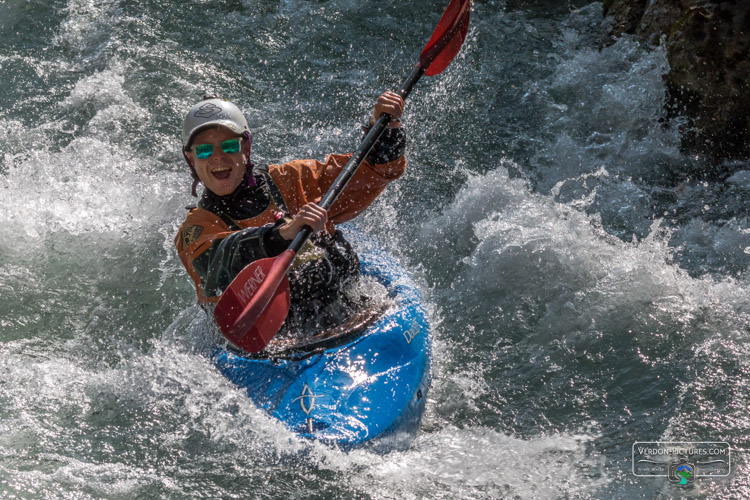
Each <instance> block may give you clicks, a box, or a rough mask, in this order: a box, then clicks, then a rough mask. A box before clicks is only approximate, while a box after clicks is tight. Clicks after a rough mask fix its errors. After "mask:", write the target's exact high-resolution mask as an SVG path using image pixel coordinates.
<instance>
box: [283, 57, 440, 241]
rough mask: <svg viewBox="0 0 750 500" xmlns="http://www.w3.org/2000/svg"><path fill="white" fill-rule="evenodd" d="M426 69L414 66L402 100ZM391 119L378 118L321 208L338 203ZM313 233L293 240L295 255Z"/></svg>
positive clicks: (309, 230) (306, 230)
mask: <svg viewBox="0 0 750 500" xmlns="http://www.w3.org/2000/svg"><path fill="white" fill-rule="evenodd" d="M426 69H427V68H426V67H425V66H423V64H422V63H421V62H419V63H417V64H416V65H415V66H414V69H413V70H412V72H411V73H410V74H409V76H407V77H406V80H404V83H403V85H401V88H400V89H399V91H398V95H399V96H400V97H401V99H404V100H406V97H407V96H408V95H409V93H410V92H411V89H412V87H414V84H415V83H417V81H418V80H419V79H420V78H421V77H422V75H423V74H424V72H425V70H426ZM391 118H392V117H391V115H389V114H386V113H383V114H382V115H380V118H378V120H377V121H376V122H375V124H374V125H373V126H372V128H370V131H369V132H367V135H365V138H364V139H362V142H361V143H360V145H359V147H358V148H357V150H356V151H355V152H354V154H353V155H352V157H351V158H349V161H348V162H346V165H345V166H344V168H343V169H342V170H341V172H340V173H339V175H338V177H336V180H335V181H334V182H333V184H332V185H331V187H330V188H329V189H328V192H327V193H326V194H325V196H323V199H322V200H321V201H320V203H319V205H320V207H321V208H323V209H325V210H328V209H329V208H331V205H333V202H334V201H336V198H338V196H339V195H340V194H341V192H342V191H343V190H344V188H345V187H346V185H347V184H348V183H349V181H350V180H351V178H352V176H354V174H355V173H356V172H357V169H358V168H359V166H360V165H361V164H362V162H363V161H364V160H365V158H367V155H368V154H369V153H370V150H371V149H372V147H373V146H374V145H375V143H376V142H378V139H380V136H381V135H383V132H384V131H385V129H386V127H387V126H388V123H389V122H390V121H391ZM311 233H312V228H310V226H305V227H303V228H302V230H301V231H300V232H299V233H297V236H296V237H295V238H294V240H292V243H291V244H290V245H289V249H290V250H292V251H293V252H294V253H298V252H299V250H300V249H301V248H302V245H304V244H305V242H306V241H307V239H308V238H309V237H310V234H311Z"/></svg>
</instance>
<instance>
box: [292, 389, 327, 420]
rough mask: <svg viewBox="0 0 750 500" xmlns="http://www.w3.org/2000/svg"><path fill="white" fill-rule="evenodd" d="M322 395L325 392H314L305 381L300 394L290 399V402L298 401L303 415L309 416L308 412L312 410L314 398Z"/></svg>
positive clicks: (322, 396)
mask: <svg viewBox="0 0 750 500" xmlns="http://www.w3.org/2000/svg"><path fill="white" fill-rule="evenodd" d="M324 397H325V394H315V393H314V392H313V390H312V389H310V386H309V385H307V383H305V385H304V387H302V395H300V396H299V397H297V398H294V399H293V400H292V403H294V402H295V401H299V405H300V407H301V408H302V411H303V412H305V415H307V416H308V417H309V416H310V412H311V411H313V408H314V407H315V400H316V399H317V398H324Z"/></svg>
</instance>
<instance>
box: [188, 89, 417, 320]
mask: <svg viewBox="0 0 750 500" xmlns="http://www.w3.org/2000/svg"><path fill="white" fill-rule="evenodd" d="M403 110H404V101H403V100H402V99H401V98H400V97H399V96H398V95H397V94H395V93H393V92H386V93H384V94H383V95H381V96H380V97H379V98H378V100H377V102H376V103H375V107H374V112H373V117H372V118H371V122H370V125H368V126H366V127H365V130H367V129H368V128H369V126H371V124H372V123H374V120H376V119H377V118H378V117H379V116H380V115H381V114H382V113H387V114H389V115H391V116H392V117H393V120H392V121H391V123H390V124H389V125H388V128H387V129H386V131H385V132H384V133H383V135H382V136H381V138H380V140H379V141H378V142H377V143H376V144H375V146H374V147H373V149H372V150H371V151H370V153H369V154H368V156H367V158H366V159H365V161H364V163H362V165H361V166H360V168H359V169H358V170H357V172H356V174H355V175H354V176H353V177H352V179H351V180H350V181H349V183H348V184H347V186H346V188H345V189H344V191H343V192H342V193H341V195H340V196H339V197H338V198H337V199H336V202H335V203H334V204H333V205H332V206H331V208H330V210H329V211H326V210H324V209H322V208H321V207H319V206H318V205H317V204H316V203H317V202H319V201H320V200H321V198H322V197H323V195H324V194H325V193H326V192H327V190H328V188H329V187H330V186H331V185H332V184H333V182H334V180H335V179H336V177H337V176H338V174H339V172H340V171H341V169H342V168H343V167H344V165H345V164H346V162H347V161H348V160H349V158H350V157H351V155H350V154H349V155H329V156H328V157H327V158H326V160H325V162H319V161H315V160H294V161H291V162H288V163H284V164H283V165H270V166H255V165H253V163H252V161H251V159H250V152H251V146H252V135H251V133H250V129H249V127H248V124H247V120H246V119H245V117H244V115H243V114H242V112H241V111H240V110H239V108H237V106H235V105H234V104H232V103H230V102H228V101H225V100H221V99H215V98H208V99H204V100H203V101H201V102H199V103H197V104H196V105H195V106H193V108H192V109H191V110H190V111H189V112H188V114H187V116H186V117H185V121H184V124H183V131H182V144H183V155H184V157H185V160H186V161H187V163H188V165H189V166H190V170H191V173H192V176H193V179H194V183H193V195H194V196H197V194H196V187H197V185H198V184H199V183H202V184H203V186H204V190H203V194H202V196H201V198H200V200H199V202H198V205H197V207H195V208H192V209H191V210H190V212H189V213H188V215H187V218H186V219H185V222H183V224H182V226H181V227H180V230H179V233H178V234H177V236H176V238H175V244H176V245H177V251H178V252H179V256H180V259H181V261H182V263H183V265H184V266H185V268H186V269H187V272H188V274H189V275H190V276H191V278H192V279H193V281H194V282H195V287H196V292H197V295H198V302H199V303H200V304H201V305H208V304H212V303H215V302H216V301H217V300H218V299H219V295H221V292H222V291H223V290H224V289H226V287H227V286H228V285H229V283H230V282H231V281H232V279H234V277H235V276H236V275H237V274H238V273H239V272H240V271H241V270H242V269H243V268H244V267H245V266H246V265H248V264H249V263H251V262H253V261H256V260H258V259H262V258H266V257H275V256H277V255H279V254H280V253H281V252H283V251H284V250H286V248H287V247H288V246H289V243H290V242H291V240H293V239H294V237H295V236H296V235H297V233H299V231H300V230H301V229H302V228H303V227H304V226H310V227H311V228H312V229H313V232H314V233H315V234H314V235H313V236H312V237H311V238H310V240H309V242H308V243H307V244H306V245H305V246H304V247H303V249H302V250H301V251H300V252H299V254H298V256H297V259H296V261H295V264H294V266H293V268H292V270H291V271H290V273H289V285H290V295H291V303H292V306H291V310H290V318H295V317H296V318H304V317H310V316H318V315H319V314H318V313H319V312H320V311H321V310H322V309H323V308H325V307H326V306H327V305H329V304H331V303H333V302H335V301H336V300H337V299H339V298H340V296H341V291H342V286H343V284H344V283H346V282H348V281H349V280H350V279H351V278H352V277H355V276H358V274H359V261H358V259H357V255H356V253H355V252H354V251H353V249H352V247H351V246H350V245H349V243H348V242H347V241H346V240H345V239H344V237H343V236H342V234H341V232H340V231H338V230H336V229H335V225H337V224H341V223H343V222H346V221H348V220H351V219H353V218H354V217H356V216H357V215H359V214H360V213H361V212H362V211H364V210H365V209H366V208H367V207H368V206H369V205H370V204H371V203H372V202H373V201H374V200H375V198H376V197H377V196H378V195H379V194H380V193H381V192H382V191H383V190H384V189H385V187H386V186H387V185H388V183H390V182H391V181H393V180H395V179H397V178H398V177H400V176H401V174H402V173H403V172H404V169H405V167H406V161H405V159H404V149H405V142H406V141H405V134H404V131H403V129H402V128H401V124H400V122H399V118H400V117H401V115H402V113H403ZM288 322H289V320H288ZM316 322H317V323H318V325H319V326H323V327H325V326H331V325H326V324H325V323H326V321H325V319H324V318H317V319H316Z"/></svg>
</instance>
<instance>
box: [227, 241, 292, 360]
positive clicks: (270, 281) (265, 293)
mask: <svg viewBox="0 0 750 500" xmlns="http://www.w3.org/2000/svg"><path fill="white" fill-rule="evenodd" d="M294 257H295V253H294V252H293V251H292V250H286V251H285V252H283V253H282V254H281V255H279V256H278V257H275V258H268V259H261V260H258V261H255V262H253V263H251V264H250V265H248V266H247V267H245V269H243V270H242V271H240V273H239V274H238V275H237V276H236V277H235V278H234V280H232V282H231V283H230V284H229V286H228V287H227V289H226V290H224V292H223V293H222V294H221V297H220V298H219V301H218V302H217V303H216V308H215V309H214V318H215V319H216V324H217V325H218V326H219V329H220V330H221V333H222V334H223V335H224V337H226V338H227V340H229V342H231V343H232V344H233V345H235V346H237V347H239V348H241V349H245V350H246V351H250V352H259V351H261V350H263V348H264V347H265V346H266V344H268V342H269V341H270V340H271V339H272V338H273V336H274V335H275V334H276V332H277V331H278V330H279V328H281V325H282V324H283V323H284V320H285V319H286V316H287V314H288V312H289V304H290V298H289V281H288V280H287V277H286V273H287V270H288V269H289V266H290V265H291V263H292V261H293V260H294Z"/></svg>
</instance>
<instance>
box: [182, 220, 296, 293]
mask: <svg viewBox="0 0 750 500" xmlns="http://www.w3.org/2000/svg"><path fill="white" fill-rule="evenodd" d="M207 219H208V218H204V220H199V219H198V218H195V217H193V218H191V217H190V216H188V219H187V220H186V221H185V223H184V224H183V225H182V227H181V228H180V232H179V233H178V235H177V238H176V239H175V242H176V245H177V250H178V252H179V255H180V260H181V261H182V263H183V265H184V266H185V268H186V269H187V271H188V274H190V276H191V278H193V281H194V282H195V285H196V291H197V294H198V300H199V302H214V301H216V300H218V296H219V295H220V294H221V292H222V291H223V290H224V289H226V287H227V286H229V283H231V281H232V279H234V277H235V276H236V275H237V274H238V273H239V272H240V271H241V270H242V269H243V268H244V267H245V266H246V265H248V264H249V263H251V262H254V261H256V260H258V259H263V258H266V257H275V256H277V255H279V254H280V253H281V252H283V251H284V250H285V249H286V246H287V243H288V242H285V240H283V238H281V236H280V235H279V234H278V226H279V223H276V224H266V225H265V226H260V227H251V228H247V229H242V230H239V231H230V230H229V229H228V228H227V227H226V226H225V225H224V224H222V223H221V222H220V221H218V220H217V221H210V220H207ZM212 222H213V223H212ZM196 233H197V234H196ZM191 235H194V236H193V238H194V239H191Z"/></svg>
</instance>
